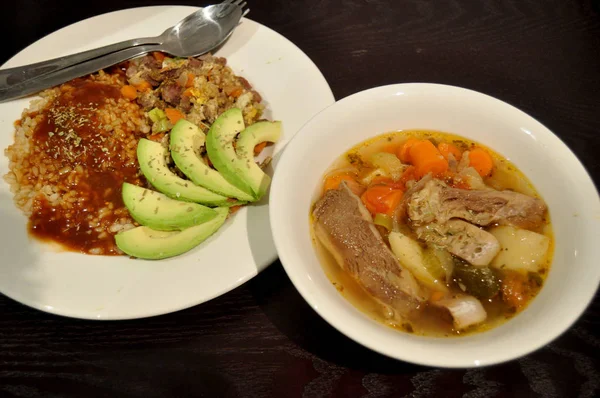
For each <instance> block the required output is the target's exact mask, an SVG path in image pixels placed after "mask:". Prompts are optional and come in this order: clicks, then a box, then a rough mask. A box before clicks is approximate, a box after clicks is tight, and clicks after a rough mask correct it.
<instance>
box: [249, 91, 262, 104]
mask: <svg viewBox="0 0 600 398" xmlns="http://www.w3.org/2000/svg"><path fill="white" fill-rule="evenodd" d="M250 92H251V93H252V95H253V96H254V101H256V102H262V95H260V94H259V93H258V91H256V90H251V91H250Z"/></svg>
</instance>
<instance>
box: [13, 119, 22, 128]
mask: <svg viewBox="0 0 600 398" xmlns="http://www.w3.org/2000/svg"><path fill="white" fill-rule="evenodd" d="M13 125H14V126H15V127H19V126H20V125H21V119H17V120H15V122H14V123H13Z"/></svg>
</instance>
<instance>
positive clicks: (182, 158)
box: [170, 119, 254, 202]
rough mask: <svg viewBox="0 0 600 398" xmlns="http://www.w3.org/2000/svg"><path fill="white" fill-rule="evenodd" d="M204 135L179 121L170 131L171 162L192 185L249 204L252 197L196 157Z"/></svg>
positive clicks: (194, 127) (196, 128) (194, 126)
mask: <svg viewBox="0 0 600 398" xmlns="http://www.w3.org/2000/svg"><path fill="white" fill-rule="evenodd" d="M204 142H205V135H204V133H203V132H202V130H200V129H199V128H198V126H196V125H195V124H193V123H190V122H188V121H187V120H184V119H181V120H179V121H178V122H177V123H176V124H175V126H174V127H173V130H171V138H170V147H171V157H172V158H173V161H174V162H175V164H176V165H177V167H178V168H179V170H181V171H182V172H183V174H185V175H186V176H187V177H188V178H189V179H190V180H192V182H194V184H196V185H200V186H202V187H204V188H207V189H210V190H211V191H214V192H216V193H219V194H221V195H224V196H228V197H232V198H238V199H239V200H242V201H246V202H251V201H253V200H254V196H252V195H250V194H247V193H246V192H244V191H242V190H241V189H239V188H237V187H236V186H235V185H232V184H231V183H229V182H228V181H227V180H226V179H225V178H224V177H223V176H222V175H221V173H219V172H218V171H216V170H214V169H212V168H210V167H209V166H208V165H207V164H206V163H204V161H203V160H202V159H201V158H200V157H199V156H198V155H197V153H198V151H199V149H200V148H201V147H202V146H203V145H204Z"/></svg>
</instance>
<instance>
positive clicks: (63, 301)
mask: <svg viewBox="0 0 600 398" xmlns="http://www.w3.org/2000/svg"><path fill="white" fill-rule="evenodd" d="M195 10H197V8H195V7H180V6H160V7H143V8H136V9H128V10H123V11H117V12H113V13H109V14H104V15H100V16H97V17H94V18H90V19H87V20H84V21H81V22H78V23H76V24H73V25H70V26H68V27H66V28H64V29H61V30H59V31H57V32H54V33H52V34H51V35H49V36H47V37H44V38H43V39H41V40H39V41H37V42H36V43H34V44H32V45H30V46H29V47H27V48H26V49H24V50H23V51H21V52H20V53H19V54H17V55H16V56H15V57H13V58H12V59H11V60H9V61H8V62H7V63H6V64H5V65H4V67H13V66H20V65H23V64H28V63H32V62H38V61H43V60H45V59H49V58H54V57H58V56H62V55H67V54H70V53H74V52H78V51H82V50H87V49H91V48H94V47H98V46H102V45H106V44H110V43H113V42H117V41H121V40H126V39H130V38H134V37H146V36H154V35H158V34H160V33H161V32H162V31H163V30H164V29H166V28H167V27H169V26H171V25H173V24H174V23H176V22H177V21H179V20H180V19H182V18H184V17H185V16H187V15H188V14H190V13H192V12H194V11H195ZM217 54H218V55H219V56H223V57H226V58H227V60H228V64H229V65H230V66H231V67H232V69H233V70H234V71H235V72H236V73H237V74H240V75H242V76H244V77H245V78H247V79H248V80H249V81H250V82H251V83H252V84H253V85H254V87H255V88H256V89H257V91H258V92H259V93H260V94H261V95H262V96H263V98H264V101H265V102H266V103H267V106H268V112H267V116H268V117H270V118H273V119H277V120H282V121H283V130H284V131H283V136H282V139H281V141H280V142H279V143H277V145H275V147H274V148H275V152H277V151H279V150H281V148H282V147H283V146H284V144H285V142H286V141H288V140H289V139H290V138H291V137H292V136H293V134H295V133H296V131H298V130H299V129H300V127H302V125H303V124H304V123H306V122H307V121H308V120H309V119H310V118H311V117H312V116H313V115H315V114H316V113H317V112H319V111H320V110H321V109H323V108H325V107H326V106H328V105H330V104H332V103H333V102H334V98H333V94H332V92H331V89H330V88H329V85H328V84H327V82H326V81H325V78H324V77H323V75H322V74H321V73H320V71H319V70H318V69H317V67H316V66H315V65H314V64H313V62H312V61H311V60H310V59H309V58H308V57H307V56H306V55H305V54H304V53H303V52H302V51H301V50H300V49H298V48H297V47H296V46H295V45H294V44H293V43H291V42H290V41H288V40H287V39H285V38H284V37H283V36H281V35H279V34H278V33H276V32H274V31H272V30H270V29H269V28H266V27H265V26H262V25H260V24H258V23H256V22H253V21H251V20H249V19H244V20H243V21H242V23H241V25H240V26H239V27H238V28H237V29H236V30H235V31H234V33H233V35H232V36H231V38H230V39H229V40H228V41H227V43H226V44H225V45H224V46H223V47H222V48H221V49H219V51H218V52H217ZM28 103H29V101H28V100H18V101H13V102H9V103H5V104H0V131H1V134H0V148H1V149H2V150H4V149H5V148H6V147H7V146H8V145H10V144H11V143H12V141H13V134H12V132H13V131H14V128H13V125H12V123H13V122H14V121H15V120H16V119H18V118H19V117H20V115H21V112H22V110H23V109H25V108H26V107H27V106H28ZM275 166H276V165H275ZM7 171H8V160H7V158H6V157H5V156H1V157H0V175H4V174H6V173H7ZM0 256H1V259H0V291H1V292H2V293H4V294H5V295H7V296H9V297H11V298H13V299H15V300H17V301H19V302H21V303H23V304H26V305H28V306H31V307H34V308H37V309H40V310H43V311H47V312H51V313H55V314H60V315H65V316H70V317H77V318H87V319H130V318H141V317H147V316H153V315H159V314H165V313H169V312H172V311H177V310H181V309H184V308H188V307H191V306H194V305H197V304H200V303H203V302H205V301H207V300H210V299H212V298H214V297H217V296H219V295H221V294H224V293H226V292H228V291H230V290H232V289H233V288H235V287H237V286H239V285H241V284H242V283H244V282H245V281H247V280H249V279H251V278H252V277H254V276H255V275H256V274H257V273H258V272H260V271H261V270H263V269H264V268H266V267H267V266H268V265H269V264H271V263H272V262H274V261H275V260H276V258H277V253H276V251H275V246H274V244H273V240H272V237H271V230H270V226H269V212H268V208H267V205H266V204H261V205H257V206H251V207H248V208H246V209H243V210H241V211H239V212H238V213H237V214H236V215H235V217H233V219H232V220H229V221H228V222H227V223H226V224H225V225H224V226H223V228H222V229H221V230H220V231H219V232H218V233H217V234H216V235H215V236H213V237H211V238H210V239H209V240H207V241H206V242H204V243H203V244H202V245H200V246H199V247H197V248H196V249H194V250H193V251H191V252H189V253H187V254H185V255H182V256H179V257H175V258H172V259H167V260H162V261H155V262H150V261H142V260H131V259H129V258H127V257H125V256H123V257H104V256H88V255H83V254H78V253H72V252H56V250H52V249H51V248H49V247H48V246H47V245H44V244H41V243H39V242H37V241H35V240H32V239H31V238H29V237H28V234H27V219H26V217H25V216H23V215H22V214H21V212H20V211H19V210H18V209H17V208H16V207H15V206H14V204H13V202H12V194H11V193H10V191H9V186H8V184H7V183H6V182H4V180H2V182H0Z"/></svg>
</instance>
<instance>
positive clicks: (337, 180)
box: [257, 144, 355, 191]
mask: <svg viewBox="0 0 600 398" xmlns="http://www.w3.org/2000/svg"><path fill="white" fill-rule="evenodd" d="M258 145H260V144H258ZM258 145H257V146H258ZM342 181H348V182H351V181H352V182H355V181H354V178H352V177H351V176H350V175H348V174H335V175H332V176H329V177H327V178H326V179H325V184H324V185H323V190H324V191H329V190H331V189H338V188H339V187H340V184H341V183H342Z"/></svg>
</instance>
